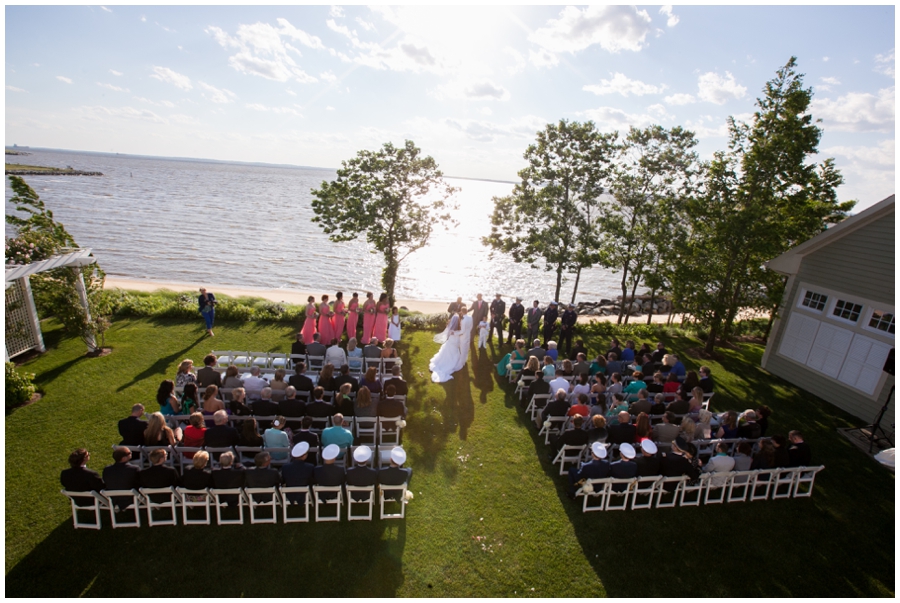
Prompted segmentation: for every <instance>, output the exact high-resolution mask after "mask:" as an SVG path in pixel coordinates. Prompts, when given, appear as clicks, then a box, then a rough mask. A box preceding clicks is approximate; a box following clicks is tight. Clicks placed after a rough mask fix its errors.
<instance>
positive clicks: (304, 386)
mask: <svg viewBox="0 0 900 603" xmlns="http://www.w3.org/2000/svg"><path fill="white" fill-rule="evenodd" d="M305 370H306V364H305V363H303V362H298V363H297V364H295V365H294V371H295V372H294V374H293V375H291V376H290V378H289V379H288V383H289V384H291V385H293V386H294V389H296V390H297V392H311V391H312V390H313V388H314V387H315V386H314V385H313V382H312V379H310V378H309V377H307V376H306V375H304V374H303V371H305Z"/></svg>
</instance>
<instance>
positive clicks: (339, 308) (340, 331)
mask: <svg viewBox="0 0 900 603" xmlns="http://www.w3.org/2000/svg"><path fill="white" fill-rule="evenodd" d="M346 314H347V312H346V311H345V310H344V293H343V292H342V291H338V292H337V294H335V296H334V318H333V319H332V322H331V324H332V325H333V327H334V338H335V339H337V340H338V343H340V342H341V338H342V337H343V336H344V317H345V316H346ZM337 368H340V367H337Z"/></svg>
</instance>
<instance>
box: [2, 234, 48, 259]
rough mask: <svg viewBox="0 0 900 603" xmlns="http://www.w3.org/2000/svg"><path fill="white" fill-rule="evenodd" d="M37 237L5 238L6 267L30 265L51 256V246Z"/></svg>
mask: <svg viewBox="0 0 900 603" xmlns="http://www.w3.org/2000/svg"><path fill="white" fill-rule="evenodd" d="M41 239H42V237H39V236H35V235H32V236H19V237H15V238H10V237H7V238H6V264H7V265H8V266H15V265H25V264H31V263H32V262H39V261H41V260H46V259H47V258H49V257H50V256H52V255H53V246H52V245H48V244H47V243H46V242H44V241H42V240H41Z"/></svg>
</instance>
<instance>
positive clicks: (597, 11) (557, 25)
mask: <svg viewBox="0 0 900 603" xmlns="http://www.w3.org/2000/svg"><path fill="white" fill-rule="evenodd" d="M652 31H653V28H652V26H651V22H650V15H649V14H647V11H645V10H638V9H637V8H635V7H633V6H604V5H592V6H589V7H587V8H585V9H583V10H582V9H578V8H576V7H574V6H567V7H565V8H564V9H563V10H562V11H560V13H559V18H558V19H550V20H549V21H548V22H547V24H546V25H545V26H544V27H542V28H540V29H537V30H536V31H534V32H533V33H531V34H530V35H529V36H528V39H529V40H530V41H532V42H534V43H536V44H538V45H540V46H541V47H543V48H545V49H547V50H549V51H551V52H571V53H575V52H577V51H579V50H584V49H585V48H588V47H589V46H593V45H594V44H599V45H600V47H601V48H603V49H604V50H607V51H609V52H614V53H615V52H619V51H621V50H633V51H638V50H640V49H641V48H643V47H644V45H645V43H646V38H647V34H648V33H651V32H652Z"/></svg>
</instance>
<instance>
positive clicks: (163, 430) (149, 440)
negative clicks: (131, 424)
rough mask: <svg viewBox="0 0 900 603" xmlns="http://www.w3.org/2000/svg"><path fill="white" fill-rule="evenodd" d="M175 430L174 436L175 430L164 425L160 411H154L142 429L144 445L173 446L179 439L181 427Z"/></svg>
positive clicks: (164, 421) (164, 420) (163, 418)
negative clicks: (145, 426)
mask: <svg viewBox="0 0 900 603" xmlns="http://www.w3.org/2000/svg"><path fill="white" fill-rule="evenodd" d="M177 432H178V433H177V437H176V432H175V431H172V429H171V428H170V427H169V426H168V425H166V419H165V417H163V415H162V413H160V412H155V413H153V414H152V415H150V420H149V421H147V428H146V429H144V446H174V445H175V442H177V441H178V440H180V439H181V429H180V428H179V429H178V430H177Z"/></svg>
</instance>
